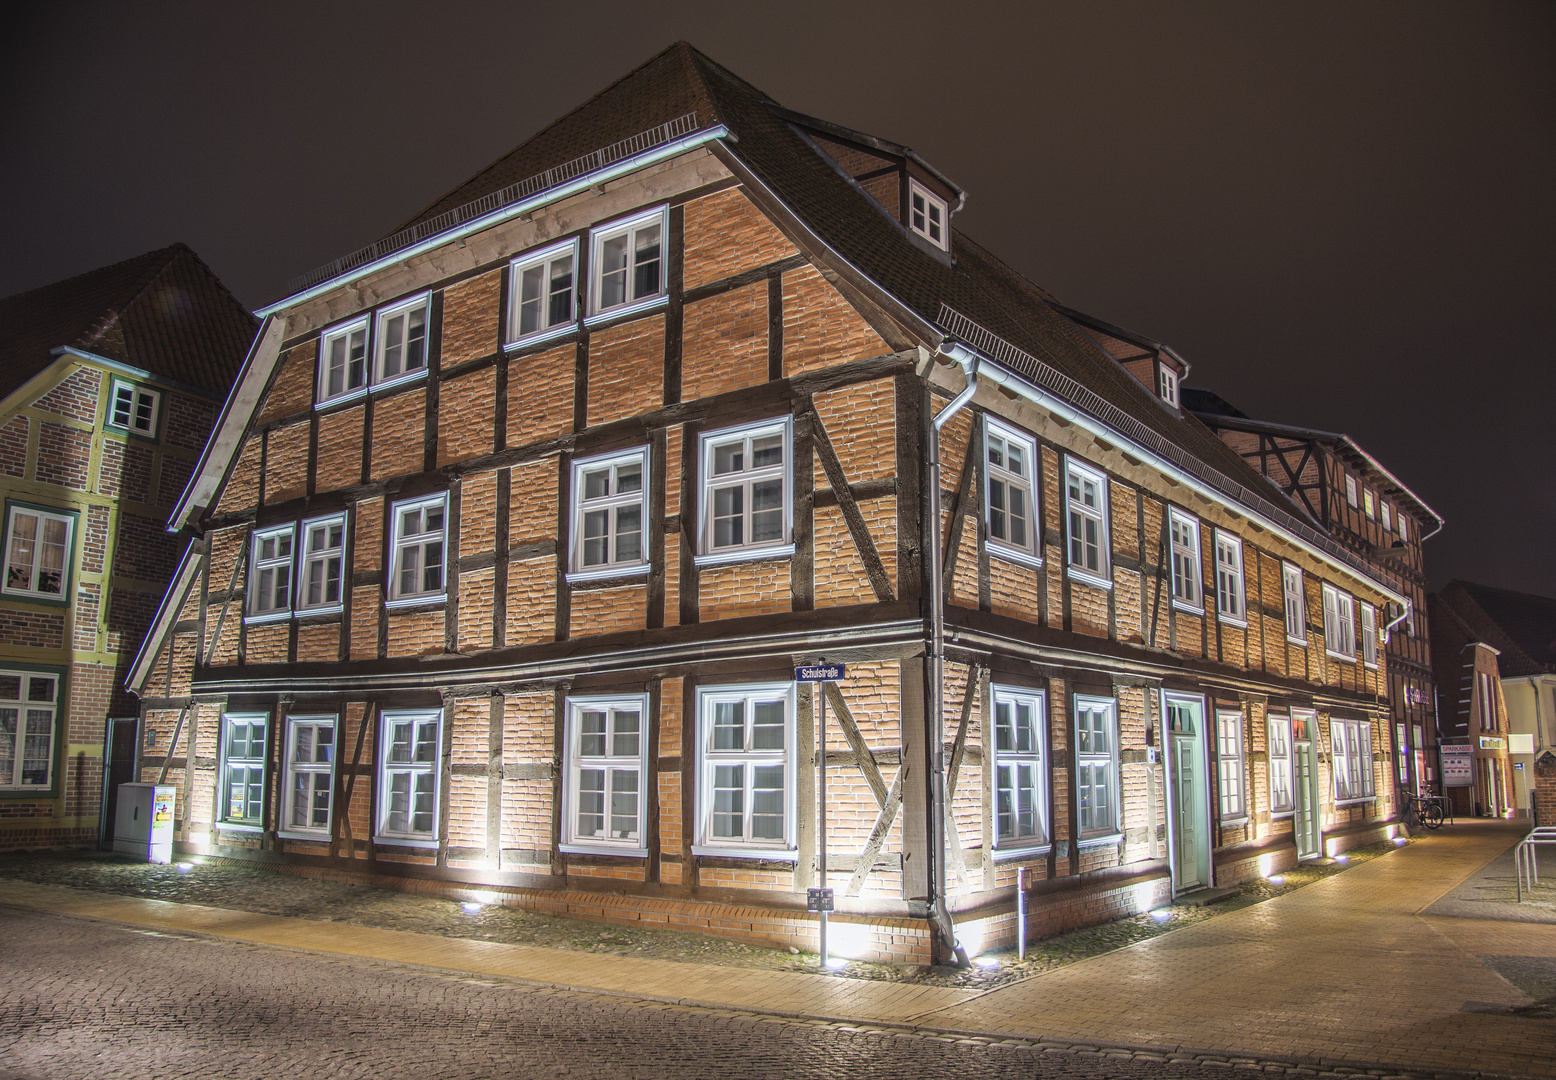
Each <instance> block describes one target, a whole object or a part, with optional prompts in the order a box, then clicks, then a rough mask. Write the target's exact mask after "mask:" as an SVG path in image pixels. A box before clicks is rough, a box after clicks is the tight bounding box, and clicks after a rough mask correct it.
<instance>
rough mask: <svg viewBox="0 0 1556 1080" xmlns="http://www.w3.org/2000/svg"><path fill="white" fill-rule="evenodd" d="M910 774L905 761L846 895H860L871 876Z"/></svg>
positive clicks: (860, 855) (871, 833)
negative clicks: (904, 783) (904, 784)
mask: <svg viewBox="0 0 1556 1080" xmlns="http://www.w3.org/2000/svg"><path fill="white" fill-rule="evenodd" d="M907 775H908V766H907V763H906V762H904V763H903V764H902V765H901V766H899V767H898V769H897V778H896V779H895V780H893V781H892V784H891V793H890V794H888V795H887V796H886V801H885V802H884V803H883V804H882V805H881V812H880V813H879V814H877V815H876V817H875V827H874V828H872V829H871V830H870V838H869V839H868V840H866V841H865V844H864V850H863V851H861V852H860V853H859V864H858V865H857V866H855V867H854V872H853V875H852V876H851V877H850V878H849V879H848V886H847V887H846V888H845V889H844V890H843V895H845V896H858V895H859V890H860V889H862V888H864V882H865V878H867V877H869V876H870V871H871V870H873V869H875V858H876V856H877V855H879V854H880V853H881V845H882V844H884V843H885V842H886V834H887V833H889V832H891V827H892V823H893V822H894V821H896V820H897V811H898V810H899V809H900V808H901V807H902V782H903V780H904V779H905V778H906V777H907Z"/></svg>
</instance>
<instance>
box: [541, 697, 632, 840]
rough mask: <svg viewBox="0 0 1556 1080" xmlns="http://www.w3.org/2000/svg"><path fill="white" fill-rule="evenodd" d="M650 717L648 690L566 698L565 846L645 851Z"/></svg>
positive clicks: (563, 836) (563, 835)
mask: <svg viewBox="0 0 1556 1080" xmlns="http://www.w3.org/2000/svg"><path fill="white" fill-rule="evenodd" d="M647 718H648V698H647V697H646V696H644V695H636V694H635V695H631V696H619V695H617V696H611V697H577V698H568V699H567V729H566V736H565V737H566V740H567V742H566V746H567V773H566V779H565V783H566V785H567V789H566V792H565V796H564V797H565V802H564V806H565V809H564V810H563V820H562V841H563V844H564V850H567V845H572V846H574V847H576V848H578V849H579V850H583V851H600V850H606V851H614V852H616V853H617V854H626V855H641V854H646V852H647V847H646V846H645V844H646V842H645V839H644V832H643V817H644V802H643V798H644V787H643V778H644V776H645V775H646V772H645V761H646V758H647V752H648V726H647Z"/></svg>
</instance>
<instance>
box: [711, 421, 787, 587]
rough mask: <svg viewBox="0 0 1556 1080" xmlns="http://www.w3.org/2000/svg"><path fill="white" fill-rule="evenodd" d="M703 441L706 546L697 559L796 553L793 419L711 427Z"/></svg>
mask: <svg viewBox="0 0 1556 1080" xmlns="http://www.w3.org/2000/svg"><path fill="white" fill-rule="evenodd" d="M699 442H700V450H701V461H702V505H701V507H700V508H699V509H700V511H701V514H702V526H701V529H700V530H699V533H700V543H701V548H702V550H701V551H700V552H699V553H698V557H697V564H698V565H699V566H707V565H710V564H713V563H719V562H735V561H738V560H740V559H746V558H760V557H766V556H780V555H792V554H794V543H793V539H792V535H791V532H790V527H791V525H790V523H791V520H792V509H791V506H792V503H791V499H792V495H791V492H792V491H793V462H792V456H793V455H792V454H791V453H790V447H791V446H792V445H793V429H792V428H791V426H790V419H789V418H788V417H784V418H783V419H782V420H776V421H767V422H763V423H760V424H751V425H748V426H746V427H738V428H725V429H724V430H722V431H713V432H708V433H706V434H704V435H702V436H701V437H700V438H699Z"/></svg>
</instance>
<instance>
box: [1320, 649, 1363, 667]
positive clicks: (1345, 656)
mask: <svg viewBox="0 0 1556 1080" xmlns="http://www.w3.org/2000/svg"><path fill="white" fill-rule="evenodd" d="M1324 655H1325V656H1327V657H1329V658H1330V659H1331V660H1339V661H1341V662H1342V663H1346V664H1354V663H1356V657H1355V656H1353V655H1351V654H1349V653H1343V652H1334V651H1333V650H1330V649H1325V650H1324Z"/></svg>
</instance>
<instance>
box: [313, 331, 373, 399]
mask: <svg viewBox="0 0 1556 1080" xmlns="http://www.w3.org/2000/svg"><path fill="white" fill-rule="evenodd" d="M366 392H367V319H366V318H365V317H364V318H360V319H353V320H352V321H351V322H349V323H345V324H343V325H341V326H335V327H331V328H330V329H328V330H326V331H324V333H323V334H321V335H320V336H319V402H320V404H323V403H325V402H329V401H335V400H337V399H339V398H344V397H350V396H352V395H355V394H361V393H366Z"/></svg>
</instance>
